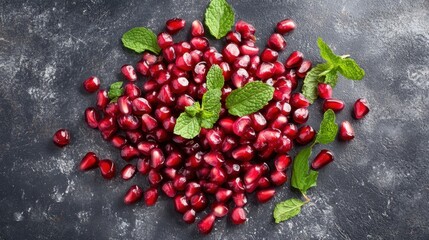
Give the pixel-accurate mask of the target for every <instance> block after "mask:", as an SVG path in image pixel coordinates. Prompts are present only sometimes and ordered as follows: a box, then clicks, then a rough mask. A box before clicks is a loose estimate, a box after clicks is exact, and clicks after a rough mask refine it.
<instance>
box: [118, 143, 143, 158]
mask: <svg viewBox="0 0 429 240" xmlns="http://www.w3.org/2000/svg"><path fill="white" fill-rule="evenodd" d="M139 155H140V152H139V150H138V149H137V148H135V147H134V146H132V145H124V146H123V147H122V149H121V157H122V158H123V159H124V160H125V161H130V160H131V159H133V158H136V157H138V156H139Z"/></svg>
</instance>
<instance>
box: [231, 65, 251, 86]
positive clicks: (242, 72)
mask: <svg viewBox="0 0 429 240" xmlns="http://www.w3.org/2000/svg"><path fill="white" fill-rule="evenodd" d="M248 79H249V73H248V72H247V71H246V69H244V68H239V69H237V71H235V72H233V73H232V76H231V81H232V84H233V85H234V86H235V87H236V88H241V87H244V85H246V84H247V83H248Z"/></svg>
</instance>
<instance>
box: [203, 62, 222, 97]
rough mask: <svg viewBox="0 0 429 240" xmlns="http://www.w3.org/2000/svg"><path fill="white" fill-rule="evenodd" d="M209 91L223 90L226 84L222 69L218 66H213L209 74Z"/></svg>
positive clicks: (207, 77)
mask: <svg viewBox="0 0 429 240" xmlns="http://www.w3.org/2000/svg"><path fill="white" fill-rule="evenodd" d="M206 79H207V89H208V90H209V91H210V90H212V89H222V87H223V84H224V79H223V74H222V69H221V68H220V67H219V66H218V65H212V66H211V68H210V70H209V71H208V72H207V76H206Z"/></svg>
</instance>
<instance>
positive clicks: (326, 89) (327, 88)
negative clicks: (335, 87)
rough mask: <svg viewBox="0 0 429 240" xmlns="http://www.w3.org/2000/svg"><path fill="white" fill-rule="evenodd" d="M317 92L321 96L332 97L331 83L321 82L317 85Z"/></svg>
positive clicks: (324, 97)
mask: <svg viewBox="0 0 429 240" xmlns="http://www.w3.org/2000/svg"><path fill="white" fill-rule="evenodd" d="M317 94H318V95H319V97H320V98H323V99H328V98H332V87H331V85H329V84H326V83H319V85H317Z"/></svg>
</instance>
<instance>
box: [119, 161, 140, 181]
mask: <svg viewBox="0 0 429 240" xmlns="http://www.w3.org/2000/svg"><path fill="white" fill-rule="evenodd" d="M136 170H137V168H136V166H134V165H132V164H127V165H125V167H124V168H122V170H121V177H122V179H124V180H125V181H127V180H130V179H131V178H132V177H134V175H135V174H136Z"/></svg>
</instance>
